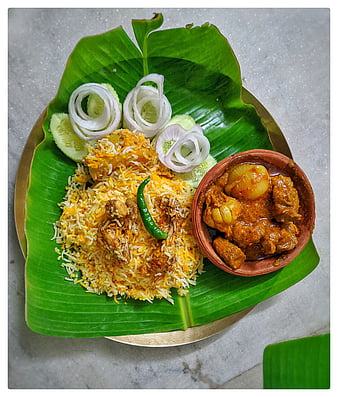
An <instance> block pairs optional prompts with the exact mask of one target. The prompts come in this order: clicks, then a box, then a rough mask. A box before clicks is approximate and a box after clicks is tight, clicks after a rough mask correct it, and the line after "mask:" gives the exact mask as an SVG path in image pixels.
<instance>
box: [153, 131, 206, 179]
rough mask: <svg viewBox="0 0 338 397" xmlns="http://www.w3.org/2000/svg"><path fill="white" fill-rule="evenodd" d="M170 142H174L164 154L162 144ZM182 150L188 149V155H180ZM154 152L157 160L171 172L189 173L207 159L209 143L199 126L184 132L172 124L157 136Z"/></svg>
mask: <svg viewBox="0 0 338 397" xmlns="http://www.w3.org/2000/svg"><path fill="white" fill-rule="evenodd" d="M172 141H175V142H174V143H173V144H172V146H171V147H170V148H169V149H168V151H167V152H165V151H164V149H163V146H164V144H165V143H166V142H169V143H170V142H172ZM183 148H188V149H189V150H190V153H189V154H187V155H186V156H184V155H183V154H182V149H183ZM156 152H157V153H158V157H159V160H160V161H161V162H162V163H163V164H164V165H166V166H167V167H168V168H170V169H171V170H173V171H175V172H190V171H192V170H193V169H194V168H195V167H197V166H198V165H199V164H201V163H202V162H203V161H204V160H205V159H206V158H207V157H208V155H209V152H210V143H209V141H208V139H207V138H206V137H205V136H204V134H203V130H202V128H201V127H200V126H199V125H195V126H194V127H193V128H191V129H190V130H189V131H186V130H185V129H184V128H183V127H181V126H180V125H179V124H172V125H169V126H168V127H167V128H165V129H164V130H163V132H162V133H161V134H160V135H159V136H158V138H157V141H156Z"/></svg>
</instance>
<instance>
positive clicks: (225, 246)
mask: <svg viewBox="0 0 338 397" xmlns="http://www.w3.org/2000/svg"><path fill="white" fill-rule="evenodd" d="M213 246H214V248H215V250H216V252H217V253H218V255H219V256H220V257H221V258H222V259H223V260H224V262H225V263H226V264H227V265H229V266H231V267H232V268H233V269H238V268H240V267H241V266H242V265H243V263H244V261H245V259H246V256H245V254H244V252H243V251H242V250H241V249H240V248H239V247H237V246H236V245H235V244H232V243H231V242H230V241H229V240H226V239H225V238H223V237H216V238H215V240H214V241H213Z"/></svg>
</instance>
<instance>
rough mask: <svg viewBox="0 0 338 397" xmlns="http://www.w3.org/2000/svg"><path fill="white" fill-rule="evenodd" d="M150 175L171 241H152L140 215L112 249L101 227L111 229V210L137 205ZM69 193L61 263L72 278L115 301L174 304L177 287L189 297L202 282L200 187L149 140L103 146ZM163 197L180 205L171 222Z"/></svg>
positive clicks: (121, 135) (149, 193)
mask: <svg viewBox="0 0 338 397" xmlns="http://www.w3.org/2000/svg"><path fill="white" fill-rule="evenodd" d="M93 175H94V179H95V180H96V177H98V178H97V179H98V180H97V181H96V182H95V183H93V181H92V179H91V176H93ZM148 176H150V178H151V179H150V182H149V183H148V184H147V185H146V187H145V189H144V194H145V198H146V202H147V205H148V208H149V210H150V212H151V214H152V216H153V218H154V220H155V221H156V223H157V224H158V225H159V226H161V227H162V229H164V230H165V231H166V232H167V233H168V235H169V236H168V238H167V239H165V240H158V239H156V238H155V237H153V236H152V235H150V234H149V233H148V232H147V230H146V229H145V227H144V225H143V223H142V220H141V217H140V215H139V211H138V210H137V211H136V212H135V214H134V218H133V221H132V222H130V223H129V224H127V226H125V225H121V227H120V228H117V229H116V233H117V237H118V238H119V239H120V241H121V244H120V245H121V250H119V249H118V252H116V250H115V251H112V250H111V249H109V246H107V244H102V241H100V238H99V235H100V233H99V230H100V227H102V225H105V224H108V223H109V219H108V218H107V213H106V207H105V205H106V203H107V201H108V200H114V199H122V200H123V201H127V202H128V203H130V204H134V206H136V193H137V188H138V186H139V184H140V183H141V182H142V181H143V180H144V179H146V178H147V177H148ZM66 191H67V193H66V196H65V198H64V201H63V202H62V203H60V204H59V205H60V207H61V209H62V214H61V216H60V219H59V220H58V221H57V222H56V223H55V239H56V242H57V244H60V245H61V247H60V249H58V252H59V254H60V256H59V259H60V260H62V266H64V267H65V268H66V270H67V272H68V274H69V277H67V279H69V280H72V281H73V282H75V283H80V284H81V285H82V286H83V287H84V288H85V289H86V290H87V291H88V292H92V293H96V294H102V293H106V294H107V295H108V296H110V297H114V298H115V300H116V299H117V297H127V298H134V299H139V300H147V301H152V300H153V299H154V298H165V299H167V300H169V301H170V302H173V300H172V297H171V289H172V288H176V289H177V291H178V293H179V294H181V295H183V294H186V293H187V291H188V288H189V286H190V285H194V284H195V283H196V278H197V275H198V274H199V273H201V272H202V269H203V260H202V259H203V257H202V254H201V252H200V250H199V248H198V246H197V243H196V241H195V239H194V237H193V235H192V228H191V203H192V198H193V189H192V188H191V187H190V186H189V185H188V184H187V183H186V182H185V181H183V180H182V179H181V178H179V177H178V176H176V175H174V173H172V172H171V171H170V170H169V169H167V168H166V167H165V166H164V165H163V164H161V163H160V161H159V160H158V156H157V153H156V151H155V150H154V148H153V146H152V144H151V142H150V140H149V139H147V138H145V137H144V136H143V135H142V134H135V133H132V132H130V131H128V130H118V131H116V132H115V133H113V134H111V135H109V136H107V137H104V138H102V139H100V140H98V141H97V142H96V145H95V147H94V148H89V154H88V155H87V156H86V157H85V158H84V161H83V162H82V163H79V164H78V166H77V169H76V171H75V173H74V175H72V176H71V177H70V178H69V181H68V186H67V187H66ZM161 197H166V198H169V201H170V200H172V203H175V205H176V206H175V208H174V209H172V212H173V211H174V216H173V219H170V222H169V221H168V220H166V221H163V218H161V211H160V209H159V208H158V200H159V199H161ZM136 208H137V207H136ZM176 214H178V218H177V219H178V220H179V222H178V223H177V222H176V218H175V215H176ZM162 215H163V213H162ZM181 215H183V216H182V217H180V216H181Z"/></svg>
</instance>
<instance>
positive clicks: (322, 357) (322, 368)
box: [263, 334, 330, 389]
mask: <svg viewBox="0 0 338 397" xmlns="http://www.w3.org/2000/svg"><path fill="white" fill-rule="evenodd" d="M263 383H264V389H328V388H329V387H330V334H324V335H316V336H310V337H305V338H300V339H295V340H289V341H285V342H280V343H276V344H273V345H269V346H267V347H266V348H265V350H264V355H263Z"/></svg>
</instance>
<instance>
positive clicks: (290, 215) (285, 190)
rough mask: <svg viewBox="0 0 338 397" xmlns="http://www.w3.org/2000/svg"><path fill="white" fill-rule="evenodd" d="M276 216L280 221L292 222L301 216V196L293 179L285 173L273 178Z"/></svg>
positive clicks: (273, 198)
mask: <svg viewBox="0 0 338 397" xmlns="http://www.w3.org/2000/svg"><path fill="white" fill-rule="evenodd" d="M271 182H272V201H273V203H274V217H275V219H276V220H277V221H278V222H290V221H292V220H298V219H300V218H301V215H300V214H299V212H298V211H299V197H298V192H297V190H296V188H295V187H294V186H293V182H292V179H291V178H289V177H288V176H284V175H276V176H274V177H272V178H271Z"/></svg>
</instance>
